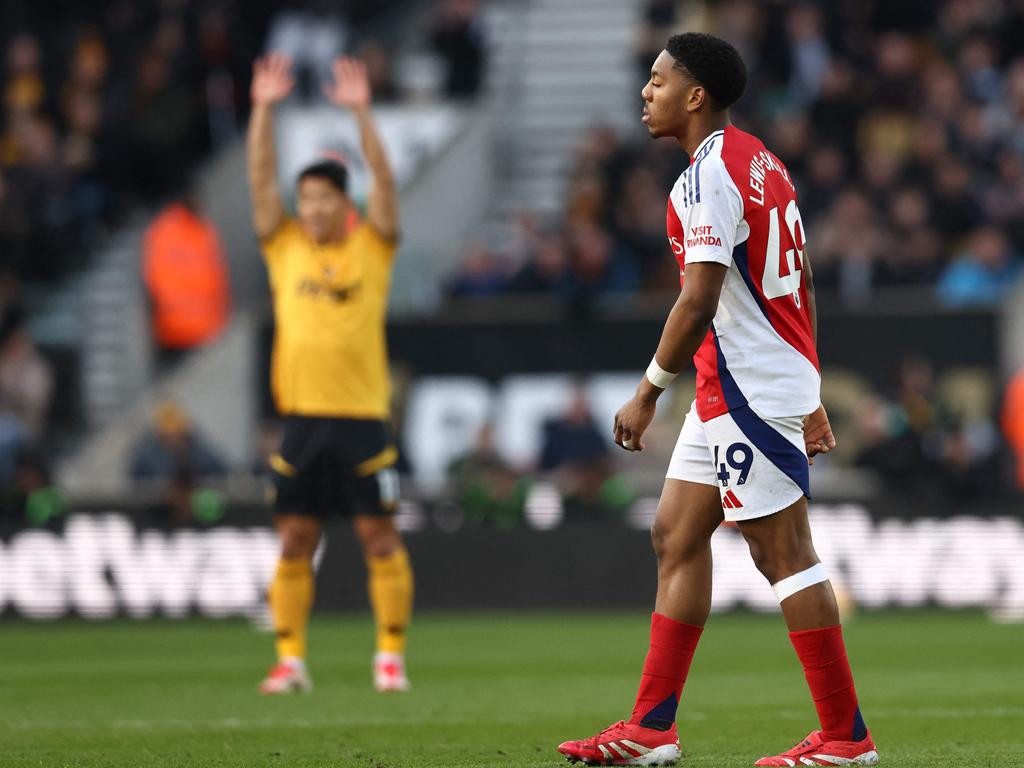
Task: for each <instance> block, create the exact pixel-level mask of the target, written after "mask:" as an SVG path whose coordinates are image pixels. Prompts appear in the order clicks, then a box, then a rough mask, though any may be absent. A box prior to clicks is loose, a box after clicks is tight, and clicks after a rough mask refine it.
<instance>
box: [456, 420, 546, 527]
mask: <svg viewBox="0 0 1024 768" xmlns="http://www.w3.org/2000/svg"><path fill="white" fill-rule="evenodd" d="M448 473H449V478H450V480H451V485H452V491H453V494H454V497H455V499H456V500H457V501H458V504H459V506H460V507H461V508H462V511H463V513H464V514H465V515H466V519H467V520H468V521H469V522H471V523H473V524H476V525H483V526H492V527H495V528H514V527H516V526H517V525H519V524H520V523H521V522H522V518H523V507H524V505H525V504H526V497H527V494H528V493H529V490H530V482H529V481H528V480H527V479H526V478H524V477H523V476H522V475H521V474H519V473H518V472H516V471H515V470H513V469H512V468H511V467H510V466H508V464H507V463H506V462H505V461H504V460H503V459H502V458H501V456H500V455H499V454H498V452H497V450H495V447H494V428H493V426H492V425H490V424H487V425H485V426H484V427H483V428H482V429H481V430H480V434H479V435H478V436H477V440H476V444H475V445H474V446H473V448H472V450H471V451H470V452H469V453H467V454H466V455H464V456H461V457H459V458H458V459H456V460H455V461H454V462H452V464H451V466H450V467H449V469H448Z"/></svg>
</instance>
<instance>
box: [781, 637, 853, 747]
mask: <svg viewBox="0 0 1024 768" xmlns="http://www.w3.org/2000/svg"><path fill="white" fill-rule="evenodd" d="M789 639H790V642H792V643H793V648H795V649H796V655H797V656H799V657H800V663H801V664H802V665H803V667H804V677H805V678H807V685H808V687H809V688H810V689H811V698H813V699H814V707H815V708H816V709H817V710H818V720H819V722H820V723H821V731H822V734H823V735H824V737H825V739H826V740H827V741H860V740H861V739H863V738H865V737H866V736H867V728H866V727H865V725H864V720H863V719H862V718H861V716H860V708H859V707H858V706H857V692H856V691H855V690H854V688H853V673H852V672H850V662H849V660H848V659H847V658H846V646H845V645H844V644H843V628H842V627H841V626H839V625H838V624H837V625H836V626H834V627H823V628H821V629H805V630H802V631H800V632H790V633H789Z"/></svg>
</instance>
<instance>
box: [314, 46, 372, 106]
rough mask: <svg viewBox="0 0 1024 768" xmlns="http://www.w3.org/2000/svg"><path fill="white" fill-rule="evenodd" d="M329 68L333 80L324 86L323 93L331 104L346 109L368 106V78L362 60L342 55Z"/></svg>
mask: <svg viewBox="0 0 1024 768" xmlns="http://www.w3.org/2000/svg"><path fill="white" fill-rule="evenodd" d="M331 69H332V71H333V72H334V82H333V83H331V84H330V85H327V86H325V87H324V93H325V94H326V96H327V98H328V99H330V100H331V102H332V103H333V104H337V105H338V106H339V107H345V108H347V109H366V108H367V107H369V106H370V97H371V94H370V78H369V77H368V76H367V74H366V65H365V64H363V62H361V61H360V60H359V59H354V58H351V57H348V56H344V57H342V58H339V59H335V60H334V64H333V66H332V67H331Z"/></svg>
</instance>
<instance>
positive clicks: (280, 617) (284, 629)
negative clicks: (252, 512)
mask: <svg viewBox="0 0 1024 768" xmlns="http://www.w3.org/2000/svg"><path fill="white" fill-rule="evenodd" d="M292 85H293V77H292V73H291V63H290V62H289V61H288V59H287V58H285V57H283V56H280V55H277V54H270V55H268V56H266V57H264V58H262V59H259V60H258V61H257V62H256V64H255V66H254V68H253V79H252V92H251V96H252V115H251V117H250V121H249V135H248V153H249V190H250V194H251V196H252V209H253V223H254V225H255V227H256V234H257V235H258V236H259V239H260V247H261V250H262V251H263V257H264V259H265V260H266V264H267V272H268V274H269V276H270V289H271V292H272V294H273V301H274V320H275V324H276V331H275V337H274V354H273V362H272V373H271V386H272V389H273V392H274V398H275V401H276V403H277V408H278V410H279V411H280V413H281V415H282V416H283V417H284V419H285V423H284V438H283V441H282V446H281V451H280V453H279V454H277V455H275V456H274V457H273V458H272V460H271V464H272V469H273V470H274V481H275V487H276V491H277V493H276V500H275V506H274V513H275V525H276V528H277V532H278V535H279V536H280V539H281V558H280V560H279V561H278V564H277V570H276V572H275V574H274V578H273V582H272V583H271V587H270V609H271V613H272V616H273V621H274V629H275V631H276V633H277V657H278V661H277V665H276V666H275V667H274V668H273V669H272V670H271V671H270V674H269V675H268V676H267V678H266V679H265V680H264V681H263V683H262V684H261V685H260V690H261V691H262V692H263V693H291V692H294V691H300V690H308V689H309V688H311V687H312V681H311V679H310V676H309V672H308V671H307V669H306V628H307V625H308V622H309V612H310V608H311V606H312V603H313V570H312V566H311V563H312V557H313V552H314V551H315V549H316V547H317V544H318V542H319V541H320V534H321V524H322V521H323V520H324V518H326V517H328V516H330V515H338V514H340V515H345V516H347V517H350V518H351V520H352V523H353V525H354V527H355V531H356V534H357V536H358V538H359V541H360V543H361V545H362V548H363V553H364V555H365V557H366V564H367V569H368V573H369V577H368V578H369V593H370V603H371V605H372V607H373V614H374V618H375V620H376V625H377V652H376V654H375V655H374V660H373V672H374V684H375V686H376V688H377V689H378V690H380V691H404V690H407V689H408V687H409V681H408V678H407V677H406V673H405V662H404V656H403V653H404V651H405V634H406V629H407V627H408V625H409V619H410V615H411V612H412V595H413V579H412V569H411V567H410V565H409V558H408V556H407V554H406V551H405V547H404V546H403V544H402V538H401V536H400V534H399V533H398V530H397V529H396V528H395V522H394V513H395V509H396V507H397V504H398V477H397V474H396V472H395V469H394V464H395V461H396V459H397V451H396V449H395V445H394V442H393V441H392V438H391V435H390V432H389V428H388V423H387V419H388V401H389V399H390V382H389V377H388V360H387V350H386V347H385V336H384V320H385V314H386V309H387V294H388V286H389V284H390V279H391V266H392V263H393V261H394V255H395V248H396V244H397V240H398V203H397V193H396V191H395V182H394V178H393V176H392V173H391V168H390V166H389V165H388V161H387V157H386V156H385V154H384V148H383V146H382V145H381V141H380V137H379V136H378V134H377V129H376V127H375V126H374V122H373V117H372V115H371V112H370V100H371V94H370V86H369V83H368V81H367V76H366V69H365V67H364V66H363V65H362V64H361V63H360V62H359V61H357V60H354V59H339V60H338V61H336V62H335V64H334V83H333V84H332V85H331V86H330V87H328V88H327V90H326V94H327V97H328V99H330V101H331V102H333V103H334V104H336V105H337V106H339V107H344V108H346V109H348V110H349V111H350V112H351V113H352V115H353V116H354V117H355V119H356V122H357V123H358V126H359V132H360V139H361V143H362V151H363V154H364V156H365V159H366V164H367V166H368V167H369V169H370V174H371V176H372V182H371V186H370V191H369V197H368V202H367V211H366V218H365V220H362V221H358V223H353V222H354V221H355V220H356V212H355V208H354V206H353V203H352V201H351V199H350V198H349V196H348V184H347V182H348V174H347V171H346V168H345V167H344V166H343V165H341V164H340V163H336V162H333V161H322V162H318V163H315V164H314V165H311V166H309V167H308V168H306V169H305V170H303V171H302V172H301V173H300V174H299V177H298V188H297V192H298V205H297V209H298V211H297V212H298V216H297V218H294V219H293V218H291V217H289V216H288V214H287V213H286V212H285V209H284V205H283V204H282V202H281V194H280V189H279V187H278V181H277V159H276V155H275V152H274V136H273V111H274V105H275V104H277V103H278V102H279V101H281V99H283V98H285V97H286V96H287V95H288V93H289V92H290V91H291V89H292Z"/></svg>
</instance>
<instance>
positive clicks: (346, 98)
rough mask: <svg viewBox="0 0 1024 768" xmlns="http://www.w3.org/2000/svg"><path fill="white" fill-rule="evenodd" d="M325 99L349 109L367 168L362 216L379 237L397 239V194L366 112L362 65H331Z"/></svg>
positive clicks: (367, 94) (339, 62)
mask: <svg viewBox="0 0 1024 768" xmlns="http://www.w3.org/2000/svg"><path fill="white" fill-rule="evenodd" d="M326 94H327V98H328V99H330V101H331V102H332V103H333V104H336V105H338V106H339V107H345V108H346V109H348V110H350V111H351V112H352V114H353V116H354V117H355V119H356V123H357V124H358V125H359V140H360V143H361V146H362V150H363V158H364V159H365V160H366V165H367V167H369V169H370V177H371V181H370V194H369V196H368V199H367V205H366V217H367V220H368V221H369V223H370V226H371V227H373V228H374V229H375V230H376V231H377V233H378V234H379V235H381V236H382V237H384V238H386V239H388V240H397V239H398V192H397V190H396V189H395V177H394V174H393V173H392V172H391V165H390V163H388V158H387V154H386V153H385V151H384V145H383V144H382V143H381V140H380V134H379V133H378V132H377V126H376V124H375V123H374V121H373V113H372V112H371V110H370V102H371V100H372V94H371V92H370V81H369V78H368V77H367V75H366V65H365V64H363V62H361V61H359V60H358V59H353V58H347V57H344V58H340V59H338V60H337V61H335V62H334V82H333V83H332V84H331V85H329V86H327V88H326Z"/></svg>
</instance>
